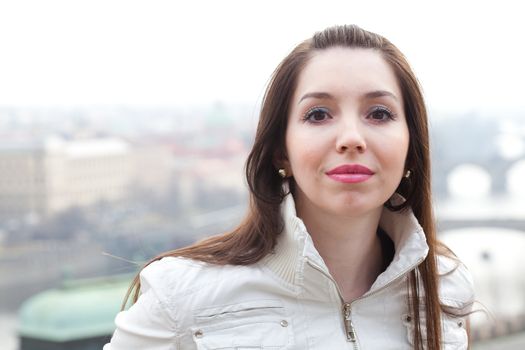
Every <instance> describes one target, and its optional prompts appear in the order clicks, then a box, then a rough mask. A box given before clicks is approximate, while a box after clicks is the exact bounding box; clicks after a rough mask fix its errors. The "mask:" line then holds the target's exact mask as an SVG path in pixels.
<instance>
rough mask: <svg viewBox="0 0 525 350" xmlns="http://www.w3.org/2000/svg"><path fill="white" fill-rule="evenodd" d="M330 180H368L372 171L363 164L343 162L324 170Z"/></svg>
mask: <svg viewBox="0 0 525 350" xmlns="http://www.w3.org/2000/svg"><path fill="white" fill-rule="evenodd" d="M326 175H328V177H330V178H331V179H332V180H335V181H338V182H343V183H350V184H352V183H359V182H364V181H366V180H368V179H369V178H371V177H372V175H374V172H373V171H372V170H370V169H368V168H367V167H366V166H364V165H359V164H345V165H341V166H338V167H336V168H333V169H332V170H329V171H327V172H326Z"/></svg>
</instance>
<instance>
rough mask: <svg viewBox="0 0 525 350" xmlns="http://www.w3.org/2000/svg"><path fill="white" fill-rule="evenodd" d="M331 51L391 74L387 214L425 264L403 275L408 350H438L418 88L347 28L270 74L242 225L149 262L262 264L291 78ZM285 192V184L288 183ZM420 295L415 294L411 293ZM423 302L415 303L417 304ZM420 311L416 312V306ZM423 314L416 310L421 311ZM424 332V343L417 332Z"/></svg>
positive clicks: (276, 203) (393, 57)
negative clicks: (405, 143)
mask: <svg viewBox="0 0 525 350" xmlns="http://www.w3.org/2000/svg"><path fill="white" fill-rule="evenodd" d="M331 47H349V48H365V49H370V50H375V51H377V52H378V53H379V54H381V55H382V57H383V58H384V59H385V61H386V62H387V63H388V64H390V66H391V67H392V69H393V70H394V72H395V75H396V77H397V80H398V83H399V85H400V88H401V92H402V95H403V104H404V108H405V115H406V119H407V124H408V130H409V135H410V144H409V149H408V154H407V159H406V168H407V169H409V170H410V171H411V176H410V180H409V181H407V180H403V181H402V182H401V184H400V185H399V187H398V189H397V192H399V193H400V194H401V195H402V196H403V197H404V198H406V201H405V202H404V203H402V204H401V205H398V206H394V205H391V204H390V203H386V204H385V205H386V206H387V207H389V208H390V209H391V210H404V209H407V208H411V209H412V211H413V212H414V215H415V216H416V218H417V219H418V220H419V223H420V225H421V226H422V227H423V229H424V232H425V235H426V238H427V242H428V245H429V252H428V255H427V257H426V259H425V260H424V261H423V262H422V263H421V264H420V265H419V266H418V267H417V269H415V270H414V271H412V272H411V273H410V276H409V279H408V281H409V282H408V288H409V294H410V307H411V309H412V310H413V312H415V313H416V314H415V315H414V316H415V317H414V322H416V327H414V328H415V334H414V340H415V344H414V347H415V348H416V349H420V348H422V347H423V344H424V343H425V345H426V348H428V349H432V350H437V349H440V344H441V321H440V317H441V312H442V308H441V305H440V302H439V298H438V274H437V267H436V255H437V252H436V250H437V249H438V247H440V245H439V243H438V242H437V240H436V231H435V226H434V218H433V213H432V206H431V203H432V201H431V190H430V188H431V184H430V155H429V136H428V125H427V112H426V108H425V103H424V99H423V95H422V92H421V89H420V86H419V83H418V81H417V79H416V77H415V75H414V73H413V72H412V70H411V68H410V66H409V64H408V62H407V60H406V58H405V57H404V55H403V54H402V53H401V52H400V51H399V50H398V49H397V47H395V46H394V45H393V44H392V43H391V42H390V41H388V40H387V39H385V38H383V37H382V36H380V35H377V34H375V33H371V32H368V31H365V30H363V29H361V28H359V27H357V26H355V25H345V26H335V27H330V28H327V29H325V30H324V31H322V32H318V33H316V34H315V35H314V36H313V37H312V38H310V39H308V40H306V41H304V42H302V43H301V44H299V45H298V46H297V47H296V48H295V49H294V50H293V51H292V52H291V53H290V54H289V55H288V56H287V57H285V59H284V60H283V61H282V62H281V63H280V64H279V66H278V67H277V69H276V70H275V71H274V73H273V75H272V78H271V80H270V82H269V84H268V87H267V89H266V93H265V95H264V98H263V101H262V107H261V112H260V117H259V123H258V126H257V132H256V135H255V141H254V144H253V147H252V150H251V152H250V154H249V156H248V159H247V162H246V179H247V182H248V186H249V190H250V206H249V210H248V214H247V215H246V218H245V219H244V220H243V222H242V223H241V224H240V225H239V226H238V227H237V228H235V229H234V230H232V231H231V232H227V233H225V234H222V235H218V236H213V237H211V238H208V239H206V240H203V241H201V242H198V243H196V244H193V245H191V246H189V247H185V248H181V249H177V250H173V251H169V252H166V253H163V254H161V255H159V256H157V257H156V258H154V259H153V260H151V261H150V262H148V263H147V264H146V266H147V265H148V264H150V263H151V262H153V261H155V260H159V259H161V258H163V257H167V256H181V257H186V258H191V259H196V260H200V261H204V262H207V263H210V264H219V265H225V264H233V265H250V264H254V263H256V262H258V261H259V260H260V259H262V258H263V257H264V256H266V255H267V254H268V253H269V252H270V251H271V250H272V249H273V248H274V246H275V245H276V243H277V237H278V235H279V234H280V232H281V231H282V229H283V222H282V218H281V215H280V204H281V202H282V200H283V198H284V196H285V195H286V193H284V189H283V186H282V181H283V180H282V178H281V177H280V176H279V175H278V172H277V169H276V168H275V165H274V163H275V159H276V157H280V156H284V152H285V151H284V150H285V132H286V125H287V117H288V112H289V105H290V101H291V97H292V94H293V93H294V90H295V87H296V83H297V80H298V75H299V74H300V73H301V71H302V69H303V67H304V66H305V65H306V64H307V63H308V61H309V59H310V58H311V57H312V55H313V54H314V53H315V52H318V51H320V50H325V49H328V48H331ZM292 185H293V179H292ZM420 284H421V285H422V286H423V289H424V290H423V291H420V290H419V285H420ZM139 293H140V281H139V278H138V276H136V277H135V279H134V281H133V284H132V286H131V287H130V289H129V291H128V293H127V295H126V300H125V302H124V303H126V301H127V300H128V299H129V297H130V296H132V301H133V302H135V301H136V300H137V298H138V296H139ZM421 295H423V296H421ZM421 302H422V303H423V304H424V305H420V303H421ZM423 306H424V307H423ZM419 310H423V311H422V312H424V313H426V324H420V322H419V320H420V317H418V314H419V313H420V311H419ZM422 327H425V328H426V330H427V332H426V333H427V337H426V340H425V339H423V338H422V331H421V328H422Z"/></svg>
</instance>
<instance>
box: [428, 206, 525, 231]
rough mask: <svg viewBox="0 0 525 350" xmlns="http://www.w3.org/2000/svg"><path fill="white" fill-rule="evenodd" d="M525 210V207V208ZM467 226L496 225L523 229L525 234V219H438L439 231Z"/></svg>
mask: <svg viewBox="0 0 525 350" xmlns="http://www.w3.org/2000/svg"><path fill="white" fill-rule="evenodd" d="M524 210H525V209H524ZM467 227H494V228H504V229H510V230H518V231H523V233H524V234H525V219H493V218H480V219H443V220H440V219H438V220H437V228H438V232H443V231H449V230H456V229H462V228H467Z"/></svg>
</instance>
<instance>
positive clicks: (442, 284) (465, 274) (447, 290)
mask: <svg viewBox="0 0 525 350" xmlns="http://www.w3.org/2000/svg"><path fill="white" fill-rule="evenodd" d="M437 262H438V264H437V267H438V274H439V296H440V299H441V302H442V303H443V304H445V305H447V306H450V307H453V308H459V309H465V308H469V307H470V306H471V305H472V303H473V302H474V297H475V295H474V294H475V293H474V281H473V279H472V275H471V273H470V272H469V270H468V268H467V266H466V265H465V264H464V263H463V262H462V261H461V260H460V259H459V258H457V257H455V256H453V255H449V254H441V255H438V258H437Z"/></svg>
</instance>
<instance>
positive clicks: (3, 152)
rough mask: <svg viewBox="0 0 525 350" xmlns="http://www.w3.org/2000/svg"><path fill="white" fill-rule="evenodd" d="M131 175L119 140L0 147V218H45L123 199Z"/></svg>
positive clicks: (50, 140) (56, 141)
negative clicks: (65, 211)
mask: <svg viewBox="0 0 525 350" xmlns="http://www.w3.org/2000/svg"><path fill="white" fill-rule="evenodd" d="M132 170H133V159H132V155H131V152H130V149H129V145H128V144H127V143H126V142H124V141H123V140H120V139H115V138H104V139H83V140H72V141H68V140H64V139H61V138H57V137H51V138H46V139H44V140H41V141H34V140H25V141H24V140H17V141H4V142H2V143H1V144H0V218H20V217H28V216H34V215H37V216H48V215H52V214H55V213H58V212H60V211H63V210H65V209H68V208H71V207H74V206H86V205H90V204H93V203H95V202H97V201H102V200H104V201H113V200H117V199H120V198H122V197H123V196H124V195H125V194H126V193H127V190H128V186H129V184H130V179H131V176H132V174H131V173H132Z"/></svg>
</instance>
